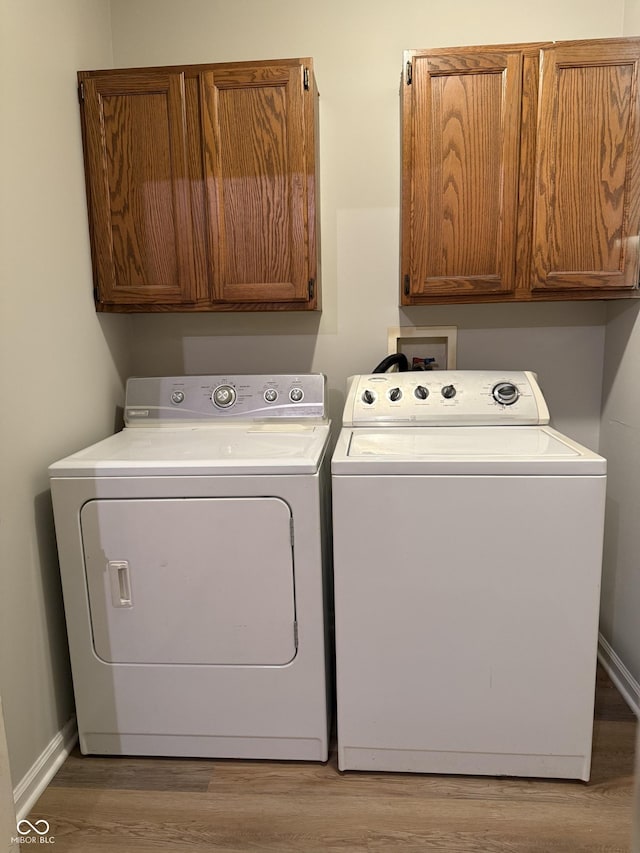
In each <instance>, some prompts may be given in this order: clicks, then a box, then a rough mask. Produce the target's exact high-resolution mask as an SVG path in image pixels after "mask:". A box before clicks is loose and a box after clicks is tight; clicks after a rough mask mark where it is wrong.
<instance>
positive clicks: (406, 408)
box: [343, 370, 549, 426]
mask: <svg viewBox="0 0 640 853" xmlns="http://www.w3.org/2000/svg"><path fill="white" fill-rule="evenodd" d="M548 423H549V410H548V408H547V404H546V403H545V400H544V397H543V395H542V391H541V390H540V386H539V385H538V381H537V377H536V375H535V374H534V373H531V372H529V371H505V372H502V371H493V370H434V371H417V372H409V373H373V374H366V375H362V376H352V377H351V378H350V379H349V385H348V391H347V400H346V404H345V408H344V417H343V424H344V426H376V425H380V426H389V425H390V426H400V425H405V426H406V425H416V426H418V425H420V424H428V425H431V426H434V425H438V424H443V425H444V424H446V425H448V426H452V425H453V426H455V425H459V426H463V425H465V424H472V425H476V426H495V425H499V424H512V425H516V424H523V425H524V424H548Z"/></svg>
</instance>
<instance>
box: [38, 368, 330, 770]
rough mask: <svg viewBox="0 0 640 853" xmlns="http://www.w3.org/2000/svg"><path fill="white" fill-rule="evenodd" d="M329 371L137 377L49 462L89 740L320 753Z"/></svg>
mask: <svg viewBox="0 0 640 853" xmlns="http://www.w3.org/2000/svg"><path fill="white" fill-rule="evenodd" d="M324 387H325V382H324V377H323V376H321V375H318V374H308V375H301V376H300V375H299V376H182V377H166V378H149V379H145V378H135V379H130V380H129V381H128V383H127V390H126V403H125V424H126V426H125V428H124V429H123V430H122V431H121V432H119V433H117V434H116V435H114V436H111V437H110V438H107V439H105V440H104V441H101V442H99V443H98V444H95V445H93V446H92V447H89V448H87V449H86V450H82V451H80V452H79V453H75V454H73V455H72V456H69V457H67V458H66V459H63V460H61V461H60V462H56V463H55V464H54V465H51V467H50V469H49V471H50V477H51V490H52V496H53V505H54V514H55V525H56V535H57V539H58V550H59V556H60V569H61V575H62V586H63V593H64V603H65V612H66V619H67V629H68V635H69V648H70V653H71V665H72V671H73V681H74V689H75V697H76V706H77V718H78V729H79V733H80V747H81V749H82V751H83V752H84V753H105V754H129V755H131V754H137V755H167V756H169V755H182V756H210V757H228V758H272V759H309V760H318V761H324V760H326V759H327V752H328V744H327V741H328V709H327V645H326V636H327V624H326V619H325V608H326V592H327V559H328V552H329V547H328V541H329V536H328V529H327V525H326V521H327V519H326V517H325V516H326V513H327V510H328V485H329V483H328V466H326V465H325V456H326V448H327V440H328V435H329V423H328V421H327V419H326V417H325V391H324Z"/></svg>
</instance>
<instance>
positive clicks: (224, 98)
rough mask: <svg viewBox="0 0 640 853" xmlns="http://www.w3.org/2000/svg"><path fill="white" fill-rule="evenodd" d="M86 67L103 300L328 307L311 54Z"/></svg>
mask: <svg viewBox="0 0 640 853" xmlns="http://www.w3.org/2000/svg"><path fill="white" fill-rule="evenodd" d="M78 78H79V83H80V92H81V114H82V125H83V141H84V150H85V172H86V182H87V195H88V201H89V223H90V236H91V248H92V256H93V266H94V282H95V294H96V307H97V309H98V310H101V311H265V310H276V311H281V310H314V309H317V308H319V306H320V300H319V288H318V282H317V279H318V272H317V238H316V229H317V219H318V217H317V210H316V205H317V195H316V187H315V184H316V160H317V151H316V146H317V100H318V93H317V89H316V88H315V81H314V78H313V64H312V60H311V59H290V60H277V61H269V62H247V63H219V64H210V65H190V66H177V67H171V68H150V69H126V70H113V71H90V72H80V73H79V75H78Z"/></svg>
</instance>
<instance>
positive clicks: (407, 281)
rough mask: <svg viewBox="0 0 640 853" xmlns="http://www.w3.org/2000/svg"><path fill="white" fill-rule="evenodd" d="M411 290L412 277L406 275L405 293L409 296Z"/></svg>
mask: <svg viewBox="0 0 640 853" xmlns="http://www.w3.org/2000/svg"><path fill="white" fill-rule="evenodd" d="M410 292H411V279H410V278H409V276H408V275H405V277H404V295H405V296H409V294H410Z"/></svg>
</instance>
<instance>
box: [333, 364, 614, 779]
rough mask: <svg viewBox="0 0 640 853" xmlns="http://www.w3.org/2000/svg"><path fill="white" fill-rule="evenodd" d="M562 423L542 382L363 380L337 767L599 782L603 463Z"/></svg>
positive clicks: (345, 485) (338, 567) (345, 443)
mask: <svg viewBox="0 0 640 853" xmlns="http://www.w3.org/2000/svg"><path fill="white" fill-rule="evenodd" d="M548 422H549V413H548V410H547V406H546V404H545V401H544V398H543V396H542V393H541V391H540V389H539V387H538V384H537V382H536V378H535V376H534V375H533V374H531V373H525V372H513V371H505V372H491V371H438V372H432V373H425V372H423V373H392V374H375V375H370V376H355V377H352V378H351V380H350V387H349V390H348V395H347V400H346V406H345V412H344V426H343V429H342V431H341V433H340V436H339V439H338V442H337V446H336V449H335V453H334V456H333V461H332V472H333V477H332V479H333V537H334V579H335V622H336V677H337V721H338V762H339V767H340V769H342V770H345V769H360V770H393V771H414V772H427V773H465V774H489V775H515V776H547V777H567V778H580V779H588V778H589V770H590V761H591V738H592V725H593V707H594V690H595V671H596V651H597V641H598V609H599V590H600V575H601V560H602V540H603V524H604V501H605V480H606V462H605V460H604V459H603V458H602V457H601V456H598V455H597V454H596V453H593V452H592V451H590V450H588V449H587V448H585V447H582V446H581V445H579V444H577V443H576V442H574V441H572V440H571V439H570V438H567V437H566V436H564V435H562V434H560V433H559V432H557V431H556V430H554V429H552V428H551V427H550V426H549V425H548Z"/></svg>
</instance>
